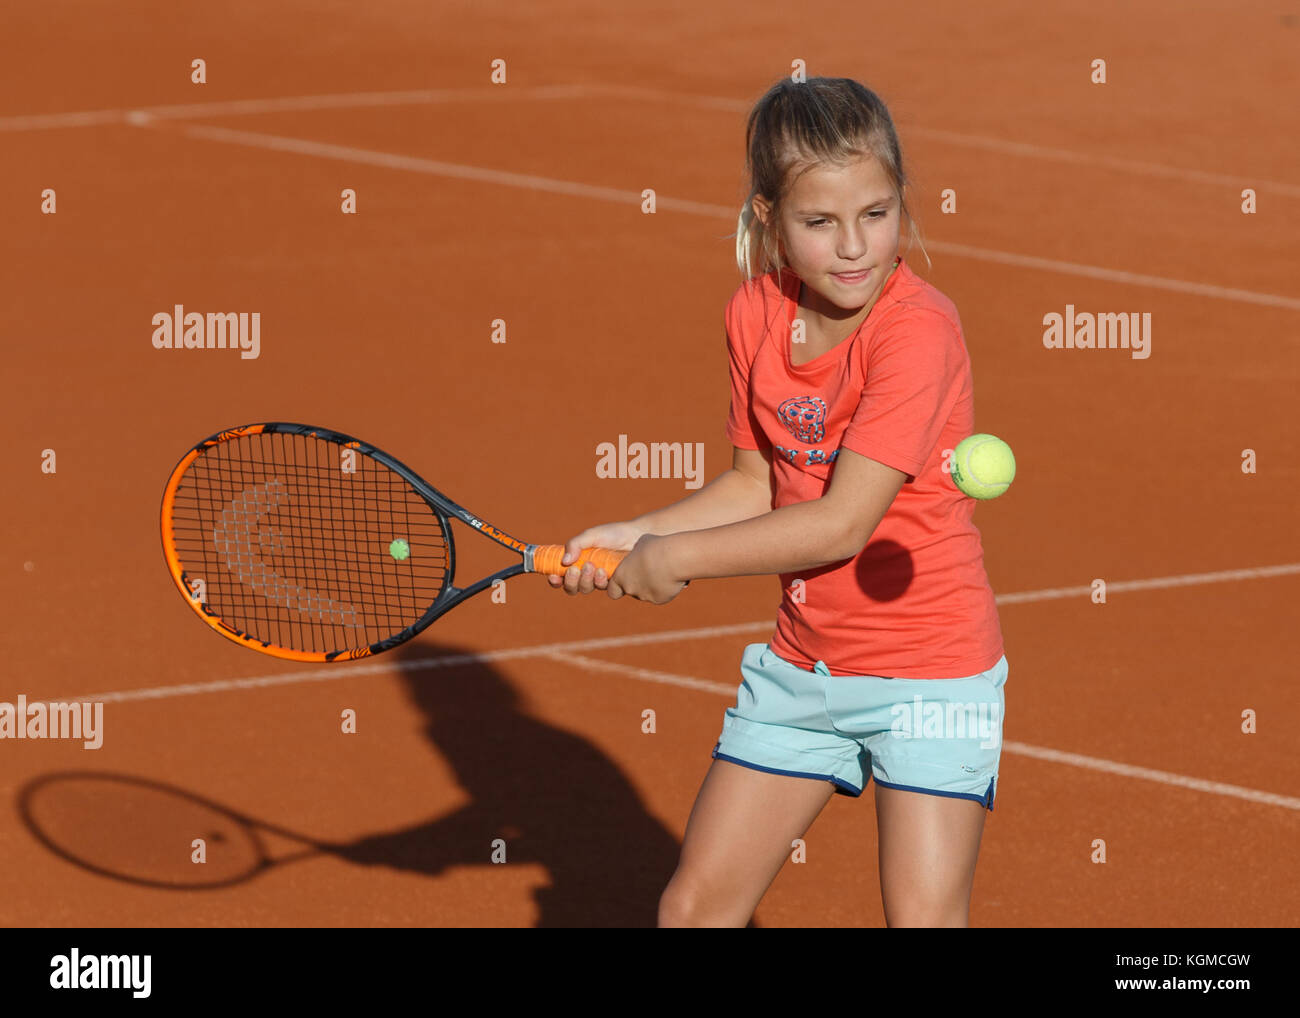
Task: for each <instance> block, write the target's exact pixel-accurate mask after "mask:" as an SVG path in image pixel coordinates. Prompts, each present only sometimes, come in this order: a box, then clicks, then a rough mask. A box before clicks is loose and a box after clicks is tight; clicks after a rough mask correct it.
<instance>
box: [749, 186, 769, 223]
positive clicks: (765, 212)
mask: <svg viewBox="0 0 1300 1018" xmlns="http://www.w3.org/2000/svg"><path fill="white" fill-rule="evenodd" d="M749 206H750V208H752V209H753V210H754V215H755V216H757V217H758V221H759V222H760V223H762V224H763V226H764V228H766V227H767V226H768V225H770V221H771V218H772V204H771V203H770V202H769V201H768V200H767V199H766V198H764V197H763V196H762V195H761V194H756V195H754V197H753V198H752V199H751V200H750V203H749Z"/></svg>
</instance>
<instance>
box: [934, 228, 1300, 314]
mask: <svg viewBox="0 0 1300 1018" xmlns="http://www.w3.org/2000/svg"><path fill="white" fill-rule="evenodd" d="M926 246H927V247H930V248H932V249H933V250H935V251H937V252H939V253H940V254H948V255H956V256H957V257H958V258H974V259H976V260H977V261H982V262H996V263H998V264H1001V265H1014V266H1016V267H1017V268H1022V269H1043V270H1045V271H1047V272H1058V273H1061V274H1062V275H1066V276H1083V277H1085V278H1087V279H1104V280H1106V281H1107V282H1111V283H1124V284H1128V285H1131V286H1142V287H1148V288H1151V289H1155V290H1172V291H1173V292H1174V293H1190V294H1192V295H1194V296H1197V297H1210V298H1214V299H1216V300H1234V301H1239V302H1241V303H1243V304H1261V305H1263V306H1264V307H1274V308H1286V309H1287V310H1288V311H1300V298H1296V297H1280V296H1277V295H1275V294H1271V293H1256V292H1255V291H1253V290H1238V289H1234V288H1233V287H1229V286H1214V285H1212V284H1210V283H1189V282H1187V281H1185V280H1182V279H1168V278H1166V277H1164V276H1147V275H1143V274H1142V273H1139V272H1124V271H1122V270H1119V269H1107V268H1102V267H1101V266H1097V265H1083V264H1080V263H1079V262H1062V261H1058V260H1056V259H1055V258H1038V257H1036V256H1034V255H1022V254H1013V253H1011V252H1008V251H994V250H990V249H989V248H986V247H971V246H970V245H967V244H953V243H950V242H949V241H933V242H930V241H927V242H926Z"/></svg>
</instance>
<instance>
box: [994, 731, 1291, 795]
mask: <svg viewBox="0 0 1300 1018" xmlns="http://www.w3.org/2000/svg"><path fill="white" fill-rule="evenodd" d="M1002 748H1003V749H1005V750H1006V751H1007V752H1009V753H1018V754H1019V755H1020V756H1032V757H1035V758H1037V759H1039V760H1050V761H1051V762H1052V763H1059V764H1066V765H1068V766H1070V767H1084V768H1087V769H1088V770H1093V771H1103V772H1105V773H1106V774H1119V775H1121V776H1123V777H1126V778H1141V779H1143V780H1144V781H1156V782H1159V783H1160V784H1162V785H1177V786H1178V787H1179V788H1190V789H1192V790H1193V791H1197V792H1209V793H1210V794H1211V795H1227V796H1231V797H1232V798H1234V799H1245V800H1246V801H1247V802H1259V803H1264V804H1265V805H1268V806H1281V807H1283V808H1284V809H1295V810H1300V799H1297V798H1295V797H1293V796H1290V795H1277V794H1276V793H1274V792H1261V791H1258V790H1257V789H1254V788H1243V787H1242V786H1241V785H1226V784H1224V783H1223V782H1221V781H1205V780H1203V779H1201V778H1189V777H1187V775H1185V774H1173V773H1171V772H1169V771H1157V770H1152V769H1151V768H1150V767H1134V766H1133V765H1132V764H1125V763H1117V762H1116V761H1114V760H1101V759H1098V758H1097V757H1095V756H1083V755H1081V754H1079V753H1064V752H1062V751H1061V750H1059V749H1045V748H1044V747H1042V746H1029V745H1026V744H1025V743H1023V742H1004V743H1003V744H1002Z"/></svg>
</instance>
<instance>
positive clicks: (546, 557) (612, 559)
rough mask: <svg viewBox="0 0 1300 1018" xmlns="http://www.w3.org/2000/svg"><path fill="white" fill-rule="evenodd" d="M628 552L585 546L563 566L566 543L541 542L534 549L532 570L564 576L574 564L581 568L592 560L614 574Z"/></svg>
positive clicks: (597, 566) (608, 574) (592, 562)
mask: <svg viewBox="0 0 1300 1018" xmlns="http://www.w3.org/2000/svg"><path fill="white" fill-rule="evenodd" d="M627 554H628V553H627V552H625V551H610V550H609V549H608V548H583V549H582V554H581V555H579V556H578V557H577V558H576V559H574V560H573V561H572V562H570V563H569V564H568V565H567V566H562V565H560V559H562V558H564V545H562V544H539V545H538V546H537V547H536V548H535V549H533V567H532V572H534V573H546V574H548V575H551V576H563V575H564V572H565V570H566V569H569V568H571V567H572V566H577V567H578V568H579V569H581V568H582V567H583V566H584V565H586V564H587V563H588V562H590V563H591V564H592V566H594V567H595V568H596V569H603V570H605V575H606V576H613V575H614V570H615V569H617V568H618V564H619V563H620V562H622V561H623V560H624V559H625V558H627Z"/></svg>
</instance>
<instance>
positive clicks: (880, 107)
mask: <svg viewBox="0 0 1300 1018" xmlns="http://www.w3.org/2000/svg"><path fill="white" fill-rule="evenodd" d="M745 154H746V158H745V168H746V170H747V171H748V173H749V197H748V198H747V199H746V200H745V204H744V206H743V207H742V208H741V210H740V219H739V220H738V222H737V224H736V264H737V266H738V267H739V268H740V273H741V275H742V276H743V277H744V278H745V279H746V280H749V279H753V278H754V277H755V276H760V275H762V274H763V273H765V272H768V271H769V270H771V269H773V268H775V269H776V270H777V272H778V276H779V273H780V270H781V269H782V268H784V267H785V262H784V259H783V258H782V257H781V248H780V240H781V238H780V228H779V226H778V222H779V220H778V216H779V214H780V209H781V202H782V200H783V198H784V196H785V194H786V193H787V191H788V190H789V185H790V184H791V183H792V182H793V180H794V177H795V176H797V174H793V175H792V171H794V170H796V168H797V169H798V172H800V173H802V172H804V171H805V170H807V169H810V168H811V167H812V166H815V165H816V164H817V163H821V162H831V163H843V162H846V161H848V160H850V159H854V158H857V157H861V156H866V155H870V156H874V157H875V158H876V159H877V160H878V161H879V163H880V165H881V166H882V167H883V168H884V170H885V173H886V175H887V176H888V177H889V180H890V183H892V184H893V186H894V193H895V194H896V195H897V196H898V200H899V205H900V207H901V211H902V214H903V215H905V216H906V217H907V221H908V223H909V224H910V225H911V240H912V241H915V242H917V243H919V244H920V245H921V253H922V254H924V255H925V260H926V264H927V265H928V264H929V262H930V256H929V254H928V253H926V250H925V244H924V242H923V241H922V240H921V234H920V230H919V229H918V227H917V224H916V221H915V220H914V219H913V218H912V214H911V212H910V211H909V210H908V208H907V199H906V197H905V188H906V186H907V182H908V180H907V175H906V174H905V173H904V171H903V152H902V148H901V147H900V146H899V143H898V133H897V131H895V130H894V121H893V119H892V118H891V117H890V115H889V110H888V109H887V108H886V106H885V104H884V102H882V101H881V99H880V97H879V96H878V95H876V93H874V92H872V91H871V90H870V89H869V88H866V87H865V86H863V85H861V84H859V83H858V82H856V81H854V80H853V79H852V78H808V79H807V80H806V81H804V82H795V81H792V80H791V79H789V78H783V79H781V80H780V81H778V82H777V83H776V84H775V85H773V86H772V87H771V88H770V89H768V91H767V94H766V95H764V96H763V98H761V99H760V100H759V101H758V103H757V104H756V105H755V106H754V108H753V110H751V111H750V114H749V123H748V125H747V127H746V129H745ZM759 195H761V196H762V197H763V198H764V199H765V200H766V201H767V202H769V203H770V204H771V206H772V212H771V215H770V216H769V217H768V222H769V223H770V224H771V225H770V227H765V226H764V225H763V223H762V222H761V221H760V220H759V218H758V217H757V215H755V213H754V198H755V196H759ZM909 250H910V244H909Z"/></svg>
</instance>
